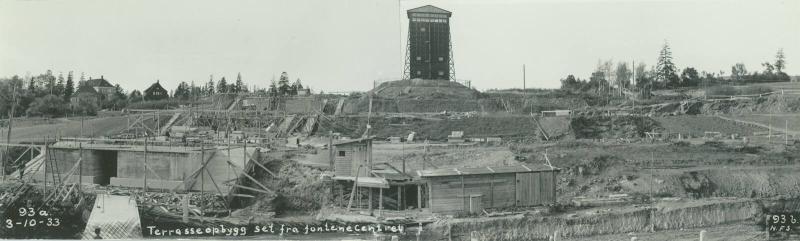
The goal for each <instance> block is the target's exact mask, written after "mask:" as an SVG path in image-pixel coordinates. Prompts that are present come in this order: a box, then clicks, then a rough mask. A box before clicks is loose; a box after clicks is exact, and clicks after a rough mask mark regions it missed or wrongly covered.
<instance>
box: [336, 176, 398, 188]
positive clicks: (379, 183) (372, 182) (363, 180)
mask: <svg viewBox="0 0 800 241" xmlns="http://www.w3.org/2000/svg"><path fill="white" fill-rule="evenodd" d="M332 179H333V180H349V181H355V179H356V178H355V177H349V176H348V177H340V176H336V177H333V178H332ZM358 186H359V187H374V188H389V182H388V181H386V179H383V178H380V177H359V178H358Z"/></svg>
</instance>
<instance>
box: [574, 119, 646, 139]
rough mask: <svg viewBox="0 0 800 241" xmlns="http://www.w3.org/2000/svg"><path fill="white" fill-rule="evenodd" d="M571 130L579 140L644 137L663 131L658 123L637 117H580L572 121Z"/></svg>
mask: <svg viewBox="0 0 800 241" xmlns="http://www.w3.org/2000/svg"><path fill="white" fill-rule="evenodd" d="M571 128H572V130H573V132H574V134H575V138H578V139H600V138H605V139H616V138H634V137H643V136H645V134H644V133H645V132H649V131H653V130H656V131H657V130H660V129H662V128H661V126H660V125H659V123H658V122H657V121H655V120H653V119H651V118H649V117H636V116H579V117H576V118H573V119H572V123H571Z"/></svg>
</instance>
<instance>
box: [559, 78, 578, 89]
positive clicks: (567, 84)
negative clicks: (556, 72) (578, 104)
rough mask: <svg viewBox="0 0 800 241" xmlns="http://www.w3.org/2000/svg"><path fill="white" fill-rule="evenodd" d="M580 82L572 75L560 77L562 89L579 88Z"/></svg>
mask: <svg viewBox="0 0 800 241" xmlns="http://www.w3.org/2000/svg"><path fill="white" fill-rule="evenodd" d="M581 84H582V83H581V81H580V80H579V79H577V78H575V76H574V75H567V78H564V79H561V89H563V90H580V88H581Z"/></svg>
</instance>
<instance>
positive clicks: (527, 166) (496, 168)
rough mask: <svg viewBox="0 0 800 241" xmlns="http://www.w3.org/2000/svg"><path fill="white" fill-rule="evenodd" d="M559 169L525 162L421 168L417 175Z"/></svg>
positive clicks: (453, 174)
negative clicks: (500, 164)
mask: <svg viewBox="0 0 800 241" xmlns="http://www.w3.org/2000/svg"><path fill="white" fill-rule="evenodd" d="M558 170H559V169H558V168H555V167H550V166H546V165H541V164H524V165H516V166H494V167H470V168H443V169H433V170H421V171H417V175H419V176H420V177H438V176H459V175H476V174H494V173H517V172H543V171H558Z"/></svg>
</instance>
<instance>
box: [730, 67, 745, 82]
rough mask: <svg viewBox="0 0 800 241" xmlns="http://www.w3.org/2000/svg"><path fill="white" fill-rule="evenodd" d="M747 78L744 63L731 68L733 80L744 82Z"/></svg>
mask: <svg viewBox="0 0 800 241" xmlns="http://www.w3.org/2000/svg"><path fill="white" fill-rule="evenodd" d="M745 76H747V68H746V67H745V66H744V63H736V64H734V65H733V66H731V79H733V80H743V79H744V77H745Z"/></svg>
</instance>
